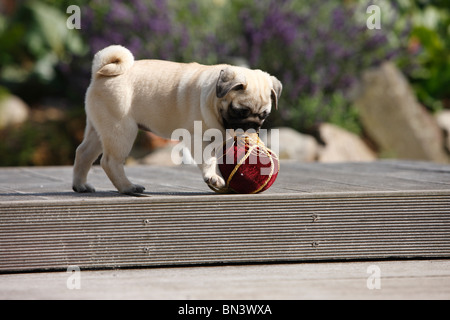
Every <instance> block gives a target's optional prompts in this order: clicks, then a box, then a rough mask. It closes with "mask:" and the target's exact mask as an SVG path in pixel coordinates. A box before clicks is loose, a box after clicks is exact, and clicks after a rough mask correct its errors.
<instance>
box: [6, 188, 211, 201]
mask: <svg viewBox="0 0 450 320" xmlns="http://www.w3.org/2000/svg"><path fill="white" fill-rule="evenodd" d="M213 194H215V193H214V192H211V191H204V192H203V191H169V192H166V191H148V192H144V193H135V194H122V193H119V192H117V191H108V190H101V191H96V192H85V193H78V192H73V191H61V192H56V191H55V192H11V193H0V203H1V202H15V201H16V200H18V199H21V200H25V198H30V200H43V201H44V200H63V199H68V200H73V199H80V200H81V199H86V198H89V199H95V198H98V199H104V198H145V197H148V198H151V197H154V196H167V197H176V196H209V195H213Z"/></svg>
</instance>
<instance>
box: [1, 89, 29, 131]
mask: <svg viewBox="0 0 450 320" xmlns="http://www.w3.org/2000/svg"><path fill="white" fill-rule="evenodd" d="M29 114H30V111H29V107H28V106H27V105H26V104H25V102H23V101H22V99H20V98H19V97H16V96H14V95H10V94H8V95H7V96H2V97H1V98H0V129H3V128H6V127H9V126H13V125H18V124H21V123H24V122H25V121H27V120H28V117H29Z"/></svg>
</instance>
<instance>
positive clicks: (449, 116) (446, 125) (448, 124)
mask: <svg viewBox="0 0 450 320" xmlns="http://www.w3.org/2000/svg"><path fill="white" fill-rule="evenodd" d="M435 118H436V121H437V123H438V125H439V127H440V128H441V130H442V132H443V134H444V148H445V150H447V152H450V110H442V111H439V112H437V113H436V114H435Z"/></svg>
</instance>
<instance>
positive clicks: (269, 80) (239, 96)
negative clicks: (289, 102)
mask: <svg viewBox="0 0 450 320" xmlns="http://www.w3.org/2000/svg"><path fill="white" fill-rule="evenodd" d="M281 90H282V85H281V82H280V81H278V79H277V78H275V77H273V76H270V75H269V74H267V73H265V72H263V71H260V70H249V69H245V68H239V67H227V68H226V69H223V70H222V71H221V72H220V75H219V79H218V80H217V85H216V96H217V97H218V98H219V99H221V102H220V103H221V104H220V116H221V117H222V119H221V120H222V123H223V126H224V128H225V129H234V130H237V129H242V130H244V131H247V130H249V129H253V130H255V131H258V130H259V129H260V128H261V126H262V124H263V122H264V120H265V119H266V118H267V117H268V116H269V114H270V111H271V109H272V104H273V105H274V106H275V108H277V104H278V99H279V97H280V94H281Z"/></svg>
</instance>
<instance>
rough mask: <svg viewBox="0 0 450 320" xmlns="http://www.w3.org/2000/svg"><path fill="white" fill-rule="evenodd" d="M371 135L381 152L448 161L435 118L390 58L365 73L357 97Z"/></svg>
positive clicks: (399, 156) (366, 128)
mask: <svg viewBox="0 0 450 320" xmlns="http://www.w3.org/2000/svg"><path fill="white" fill-rule="evenodd" d="M355 105H356V106H357V108H358V110H359V113H360V117H361V121H362V123H363V125H364V128H365V130H366V132H367V134H368V135H369V137H370V138H371V139H372V140H373V141H374V142H375V143H376V144H377V146H378V147H380V149H381V152H382V153H387V154H390V155H393V156H394V157H397V158H402V159H414V160H429V161H435V162H448V160H449V159H448V156H447V155H446V154H445V151H444V148H443V147H442V146H443V135H442V131H441V130H440V128H439V126H438V124H437V121H436V119H435V118H434V117H433V116H432V115H431V114H430V113H428V112H427V110H426V109H425V108H424V107H423V106H421V105H420V104H419V103H418V101H417V99H416V97H415V95H414V93H413V91H412V89H411V87H410V85H409V83H408V81H407V80H406V78H405V77H404V76H403V75H402V73H401V72H400V71H399V70H398V69H397V68H396V67H395V65H394V64H392V63H390V62H386V63H384V64H383V65H382V66H381V67H380V68H376V69H372V70H368V71H366V72H365V73H364V74H363V80H362V84H361V92H360V95H359V96H358V97H357V99H356V101H355Z"/></svg>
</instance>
